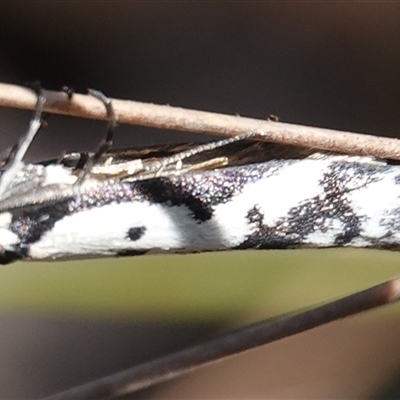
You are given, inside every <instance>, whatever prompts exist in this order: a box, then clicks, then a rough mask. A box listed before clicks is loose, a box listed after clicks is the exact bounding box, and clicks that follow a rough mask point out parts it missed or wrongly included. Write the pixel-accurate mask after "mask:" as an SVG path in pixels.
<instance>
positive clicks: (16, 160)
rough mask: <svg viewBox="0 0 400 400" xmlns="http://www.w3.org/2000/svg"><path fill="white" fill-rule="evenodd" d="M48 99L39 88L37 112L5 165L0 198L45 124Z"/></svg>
mask: <svg viewBox="0 0 400 400" xmlns="http://www.w3.org/2000/svg"><path fill="white" fill-rule="evenodd" d="M45 101H46V99H45V97H44V96H43V93H42V91H41V89H40V88H39V89H37V103H36V109H35V114H34V116H33V118H32V119H31V121H30V123H29V127H28V130H27V131H26V133H25V134H24V135H23V136H22V137H21V138H20V139H19V141H18V143H17V144H16V145H15V146H14V148H13V150H12V151H11V154H10V155H9V157H8V159H7V160H6V162H5V165H4V167H3V168H4V171H3V173H2V174H1V177H0V199H1V197H2V196H3V195H4V192H5V191H6V190H7V188H8V186H9V185H10V183H11V182H12V181H13V179H14V178H15V176H16V175H17V174H18V172H19V171H20V170H21V169H22V168H23V166H24V163H23V162H22V159H23V158H24V156H25V154H26V152H27V151H28V148H29V146H30V145H31V143H32V141H33V139H34V138H35V136H36V134H37V133H38V132H39V130H40V128H41V127H42V124H43V107H44V103H45Z"/></svg>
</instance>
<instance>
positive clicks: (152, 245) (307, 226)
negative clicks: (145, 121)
mask: <svg viewBox="0 0 400 400" xmlns="http://www.w3.org/2000/svg"><path fill="white" fill-rule="evenodd" d="M35 121H36V122H35ZM35 124H36V125H35ZM38 124H39V123H38V118H35V119H34V120H33V121H32V123H31V129H30V132H35V130H36V131H37V130H38ZM39 125H40V124H39ZM33 136H34V134H33V135H31V136H30V137H29V132H28V134H27V135H26V137H25V138H24V139H23V140H21V141H20V143H19V145H18V146H16V150H14V153H13V154H12V156H11V157H9V159H5V160H4V161H3V164H2V169H1V175H0V263H2V264H7V263H10V262H12V261H16V260H56V259H70V258H89V257H102V256H131V255H142V254H148V253H192V252H204V251H220V250H236V249H238V250H239V249H241V250H242V249H273V248H279V249H286V248H300V247H345V246H350V247H351V246H353V247H375V248H390V249H396V248H398V247H399V244H400V208H399V207H400V201H399V196H400V167H399V166H398V165H393V164H390V163H388V162H386V161H384V160H377V159H374V158H370V157H361V156H350V155H341V154H332V153H313V151H311V150H308V149H302V148H296V147H288V146H283V145H276V144H271V143H265V142H261V141H257V140H256V138H253V135H251V134H249V135H244V136H241V137H234V138H231V139H225V140H221V141H217V142H213V143H209V144H205V145H179V146H171V145H169V146H164V147H150V148H145V149H129V150H122V151H109V152H106V153H104V154H102V155H101V157H97V158H96V161H95V162H94V163H93V165H91V166H90V169H88V170H86V171H85V173H84V174H82V167H81V165H80V164H82V162H81V161H82V155H81V154H80V153H72V154H67V155H65V156H64V157H62V158H60V159H58V160H52V161H47V162H42V163H35V164H30V163H24V162H23V160H22V159H23V155H24V154H25V151H26V150H27V148H28V146H29V143H30V140H31V139H32V138H33Z"/></svg>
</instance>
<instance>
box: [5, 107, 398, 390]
mask: <svg viewBox="0 0 400 400" xmlns="http://www.w3.org/2000/svg"><path fill="white" fill-rule="evenodd" d="M105 105H106V106H107V103H106V102H105ZM41 108H42V106H41V105H40V101H39V102H38V108H37V110H36V113H35V117H34V118H33V119H32V121H31V124H30V127H29V129H28V131H27V133H26V134H25V135H23V136H22V137H21V139H20V140H19V142H18V143H17V144H16V145H15V146H14V148H13V149H12V151H11V152H10V153H9V154H7V155H6V156H5V157H4V158H3V160H2V161H1V163H0V263H2V264H7V263H11V262H13V261H17V260H20V261H24V260H48V261H53V260H61V259H72V258H90V257H91V258H97V257H106V256H109V257H116V256H134V255H144V254H152V253H194V252H205V251H223V250H246V249H287V248H310V247H318V248H322V247H374V248H382V249H393V250H397V249H398V247H399V243H400V236H399V232H400V209H399V207H400V201H399V197H400V167H399V165H398V164H397V162H395V161H392V160H383V159H376V158H373V157H365V156H354V155H348V154H338V153H332V152H322V153H321V152H316V151H315V150H313V149H307V148H302V147H296V146H287V145H278V144H272V143H267V142H265V141H261V140H259V139H260V137H259V136H257V135H255V134H253V133H251V132H250V133H248V134H245V135H241V136H236V137H232V138H229V139H223V140H219V141H215V142H210V143H205V144H200V145H198V144H182V145H166V146H153V147H147V148H138V149H123V150H113V149H108V147H109V146H108V145H107V143H108V142H110V141H111V140H110V136H109V133H110V132H109V133H108V134H107V139H106V141H105V142H104V143H102V144H100V145H99V146H98V149H97V150H96V151H95V152H94V153H92V154H85V153H81V152H74V153H70V154H64V155H62V156H60V157H58V158H57V159H54V160H48V161H43V162H38V163H26V162H24V157H25V153H26V151H27V150H28V149H29V146H30V143H31V141H32V140H33V138H34V136H35V135H36V134H37V132H38V130H39V128H40V126H41V124H42V110H41ZM111 125H112V124H111ZM399 288H400V282H399V280H398V279H397V280H396V279H395V280H392V281H389V282H386V283H384V284H381V285H378V286H376V287H374V288H370V289H367V290H365V291H364V292H360V293H357V294H353V295H350V296H348V297H346V298H343V299H339V300H337V301H334V302H330V303H327V304H324V305H322V306H319V307H315V308H312V309H309V310H305V311H304V310H301V311H300V312H299V313H297V314H293V315H286V316H283V317H281V318H277V319H275V320H271V321H262V322H260V323H258V324H253V325H250V326H247V327H244V328H242V329H241V330H237V331H234V332H232V333H229V334H227V335H225V336H223V337H221V338H220V339H215V340H211V341H210V342H206V343H204V344H202V345H198V346H195V347H192V348H189V349H187V350H183V351H180V352H177V353H174V354H172V355H170V356H166V357H164V358H160V359H158V360H155V361H151V362H149V363H145V364H143V365H141V366H137V367H135V368H132V369H129V370H126V371H122V372H120V373H117V374H114V375H110V376H109V377H106V378H101V379H99V380H98V381H94V382H92V383H89V384H87V385H83V386H82V387H81V388H75V389H72V390H71V391H70V392H69V394H68V393H67V392H65V396H64V395H63V394H61V395H60V396H61V397H58V396H57V395H55V397H54V398H76V395H77V393H79V392H80V391H81V393H85V394H86V395H87V396H89V394H90V393H92V397H91V398H115V397H117V396H120V395H122V394H127V393H132V392H134V391H136V390H139V389H141V388H144V387H148V386H151V385H153V384H155V383H159V382H163V381H166V380H168V379H171V378H172V377H174V376H178V375H180V374H183V373H185V372H187V371H190V370H193V369H194V368H196V367H198V366H200V365H204V364H205V363H208V362H212V361H215V360H219V359H221V358H223V357H225V356H230V355H232V354H236V353H239V352H241V351H244V350H247V349H250V348H254V347H256V346H259V345H262V344H265V343H268V342H271V341H273V340H278V339H280V338H283V337H286V336H289V335H292V334H294V333H298V332H302V331H305V330H307V329H311V328H313V327H316V326H318V325H321V324H324V323H327V322H330V321H333V320H336V319H339V318H343V317H345V316H348V315H351V314H354V313H357V312H360V311H362V310H366V309H369V308H373V307H377V306H379V305H382V304H387V303H389V302H392V301H396V300H398V299H399V298H400V290H399ZM68 396H70V397H68ZM102 396H103V397H102ZM89 397H90V396H89ZM89 397H87V398H89Z"/></svg>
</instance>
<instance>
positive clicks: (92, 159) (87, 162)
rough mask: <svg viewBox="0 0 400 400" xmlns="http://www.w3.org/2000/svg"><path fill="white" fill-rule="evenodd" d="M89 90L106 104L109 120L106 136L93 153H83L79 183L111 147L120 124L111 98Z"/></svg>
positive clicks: (79, 163)
mask: <svg viewBox="0 0 400 400" xmlns="http://www.w3.org/2000/svg"><path fill="white" fill-rule="evenodd" d="M88 92H89V94H90V95H91V96H93V97H95V98H96V99H98V100H100V101H101V102H102V103H103V104H104V107H105V108H106V111H107V115H108V117H109V120H108V127H107V133H106V138H105V139H102V140H101V141H100V143H99V145H98V146H97V149H96V150H95V152H94V153H93V155H91V156H88V155H87V154H82V157H81V160H79V162H78V166H77V170H80V171H79V176H78V180H77V183H81V182H82V180H84V179H85V177H86V176H87V175H88V174H89V173H90V171H91V170H92V168H93V165H95V164H97V163H98V161H99V160H100V158H101V156H102V155H103V154H104V153H106V152H107V151H108V150H109V149H110V148H111V146H112V145H113V143H114V133H115V128H116V127H117V126H118V118H117V116H116V115H115V111H114V108H113V106H112V104H111V100H110V99H109V98H108V97H107V96H105V95H104V94H103V93H102V92H100V91H98V90H94V89H89V90H88Z"/></svg>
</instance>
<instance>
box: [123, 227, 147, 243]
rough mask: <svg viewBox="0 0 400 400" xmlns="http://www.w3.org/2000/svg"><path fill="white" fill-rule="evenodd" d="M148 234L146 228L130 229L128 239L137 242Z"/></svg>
mask: <svg viewBox="0 0 400 400" xmlns="http://www.w3.org/2000/svg"><path fill="white" fill-rule="evenodd" d="M145 232H146V227H144V226H138V227H135V228H130V229H129V231H128V234H127V238H128V239H130V240H132V241H136V240H139V239H140V238H141V237H143V235H144V233H145Z"/></svg>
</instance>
